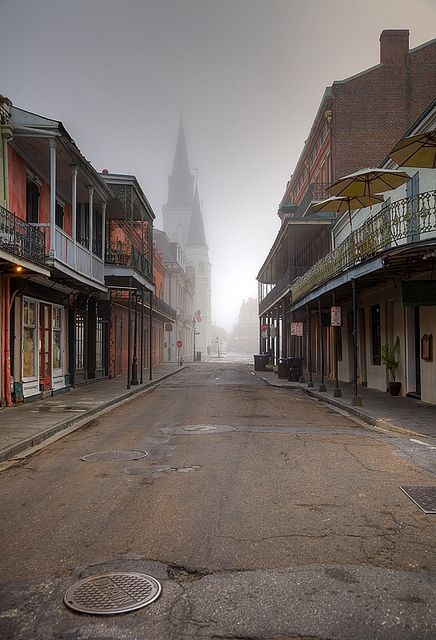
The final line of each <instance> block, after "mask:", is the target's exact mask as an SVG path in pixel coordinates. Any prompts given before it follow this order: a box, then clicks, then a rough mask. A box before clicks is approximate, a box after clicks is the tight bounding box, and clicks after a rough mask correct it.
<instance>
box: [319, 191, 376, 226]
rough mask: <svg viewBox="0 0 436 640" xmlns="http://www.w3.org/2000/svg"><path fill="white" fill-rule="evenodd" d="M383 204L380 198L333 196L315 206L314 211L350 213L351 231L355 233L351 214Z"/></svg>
mask: <svg viewBox="0 0 436 640" xmlns="http://www.w3.org/2000/svg"><path fill="white" fill-rule="evenodd" d="M381 202H383V198H381V197H380V196H333V197H331V198H327V200H323V201H322V202H318V203H317V204H315V205H313V209H314V210H315V211H332V212H336V213H345V212H348V219H349V221H350V231H351V232H353V225H352V222H351V212H352V211H354V210H355V209H364V208H365V207H371V206H372V205H373V204H380V203H381Z"/></svg>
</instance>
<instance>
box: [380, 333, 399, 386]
mask: <svg viewBox="0 0 436 640" xmlns="http://www.w3.org/2000/svg"><path fill="white" fill-rule="evenodd" d="M380 355H381V361H382V363H383V364H384V365H385V367H386V369H387V370H388V371H389V373H390V374H391V376H392V380H393V381H394V382H395V374H396V371H397V369H398V366H399V364H400V339H399V338H398V336H397V339H396V340H395V344H384V345H383V346H382V348H381V353H380Z"/></svg>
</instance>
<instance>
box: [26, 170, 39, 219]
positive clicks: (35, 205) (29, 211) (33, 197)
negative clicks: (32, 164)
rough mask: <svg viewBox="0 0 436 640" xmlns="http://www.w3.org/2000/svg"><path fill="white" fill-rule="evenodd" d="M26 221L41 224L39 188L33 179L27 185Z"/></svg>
mask: <svg viewBox="0 0 436 640" xmlns="http://www.w3.org/2000/svg"><path fill="white" fill-rule="evenodd" d="M26 220H27V222H30V223H33V224H34V223H37V222H39V187H38V185H37V184H36V182H34V181H33V180H32V179H31V178H28V179H27V184H26Z"/></svg>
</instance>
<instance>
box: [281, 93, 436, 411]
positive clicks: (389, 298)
mask: <svg viewBox="0 0 436 640" xmlns="http://www.w3.org/2000/svg"><path fill="white" fill-rule="evenodd" d="M435 130H436V100H434V101H433V102H432V103H431V104H430V106H429V107H428V108H427V109H426V110H425V111H424V113H423V114H422V115H421V116H420V118H418V120H417V121H416V123H414V125H413V126H412V127H411V128H410V129H409V130H408V131H407V132H406V134H405V136H412V135H415V134H417V133H422V132H426V131H435ZM381 167H382V168H384V169H395V168H397V165H396V164H395V163H394V162H393V160H391V159H390V158H389V157H388V158H386V159H385V160H384V162H383V163H381ZM403 170H405V171H407V173H408V174H409V175H410V180H409V181H408V182H406V183H405V184H404V185H402V186H400V187H398V188H397V189H395V190H391V191H389V192H386V193H385V194H384V195H385V200H384V202H383V203H382V204H380V205H374V206H373V207H372V208H369V207H367V208H365V209H361V210H360V211H358V212H357V213H355V215H354V216H353V227H352V229H353V231H351V230H350V224H349V220H348V216H347V215H346V216H341V217H340V218H339V219H338V220H336V221H335V223H334V225H333V229H332V234H333V242H334V246H333V249H332V251H330V252H329V253H328V254H327V255H326V256H325V257H324V258H322V259H321V260H319V261H318V262H316V263H315V264H314V265H313V266H312V267H311V269H309V270H308V271H307V272H306V273H304V274H303V275H302V276H301V277H300V278H298V279H297V280H295V282H294V283H293V284H292V287H291V304H290V308H291V312H292V314H293V317H294V318H295V319H296V320H298V321H300V322H302V323H303V327H305V328H306V329H305V330H304V332H303V338H301V342H302V345H301V348H302V353H303V355H304V357H305V359H306V362H307V363H309V367H310V368H312V367H311V364H312V362H313V363H314V364H313V368H314V370H318V371H321V373H322V374H323V376H324V375H325V376H329V377H333V378H336V379H337V381H338V387H340V381H347V382H354V388H355V394H354V403H355V404H360V402H361V400H360V398H359V392H358V385H364V386H368V387H371V388H374V389H378V390H380V391H384V390H386V388H387V385H388V382H389V376H388V372H387V370H386V367H385V366H384V364H383V357H382V353H383V351H382V350H383V346H384V345H390V346H392V345H394V344H397V345H398V348H399V365H398V370H397V372H396V380H397V381H399V382H400V383H401V393H402V394H403V395H408V396H411V397H414V398H419V399H422V400H424V401H425V402H429V403H433V404H434V403H436V364H435V361H434V357H433V336H434V334H435V332H436V279H435V278H436V277H435V266H436V170H435V169H425V168H422V169H418V168H413V167H410V168H409V167H408V168H405V169H403ZM332 306H335V307H336V308H337V309H340V317H341V324H340V326H331V321H330V318H331V307H332Z"/></svg>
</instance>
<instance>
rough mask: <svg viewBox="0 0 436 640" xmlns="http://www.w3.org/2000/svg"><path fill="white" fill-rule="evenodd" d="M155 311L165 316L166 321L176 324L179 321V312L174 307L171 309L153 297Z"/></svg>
mask: <svg viewBox="0 0 436 640" xmlns="http://www.w3.org/2000/svg"><path fill="white" fill-rule="evenodd" d="M153 311H156V312H157V313H159V314H160V315H161V316H164V317H165V319H166V320H170V321H172V322H176V320H177V311H176V309H174V308H173V307H170V305H169V304H167V303H166V302H164V301H163V300H161V299H160V298H157V297H156V296H153Z"/></svg>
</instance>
